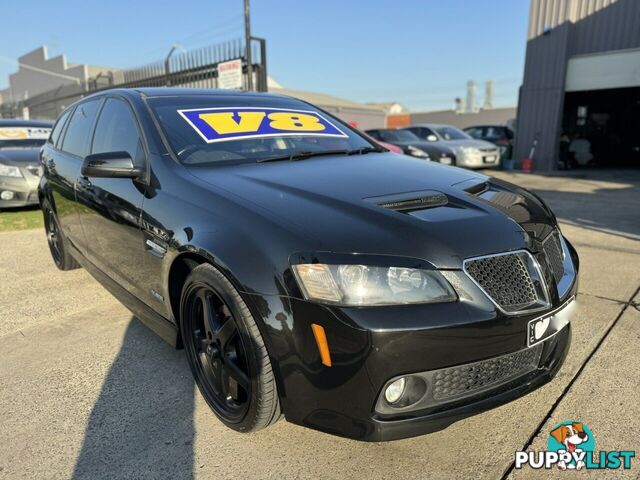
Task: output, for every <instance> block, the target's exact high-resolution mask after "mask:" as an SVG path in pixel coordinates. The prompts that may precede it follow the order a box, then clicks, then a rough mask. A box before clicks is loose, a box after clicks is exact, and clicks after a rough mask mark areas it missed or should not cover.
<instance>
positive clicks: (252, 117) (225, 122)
mask: <svg viewBox="0 0 640 480" xmlns="http://www.w3.org/2000/svg"><path fill="white" fill-rule="evenodd" d="M235 115H238V116H239V117H240V120H239V121H237V122H236V120H235V118H233V117H234V116H235ZM265 115H266V113H265V112H238V113H234V112H219V113H201V114H200V118H201V119H202V120H204V121H205V123H206V124H207V125H209V126H210V127H211V128H213V129H214V130H215V131H216V132H218V133H220V134H227V133H247V132H257V131H258V129H259V128H260V124H261V123H262V119H263V118H264V117H265Z"/></svg>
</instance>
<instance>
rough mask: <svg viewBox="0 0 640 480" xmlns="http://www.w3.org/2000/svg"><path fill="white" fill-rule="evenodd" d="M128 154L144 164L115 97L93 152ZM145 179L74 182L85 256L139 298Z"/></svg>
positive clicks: (129, 120) (132, 126)
mask: <svg viewBox="0 0 640 480" xmlns="http://www.w3.org/2000/svg"><path fill="white" fill-rule="evenodd" d="M115 151H126V152H128V153H129V154H130V155H131V157H132V159H133V160H134V163H136V164H137V165H140V164H142V165H144V164H145V162H146V160H145V152H144V147H143V144H142V140H141V138H140V135H139V134H138V130H137V126H136V121H135V118H134V117H133V112H132V111H131V109H130V107H129V106H128V105H127V103H126V102H125V101H124V100H122V99H119V98H115V97H110V98H107V100H106V101H105V104H104V106H103V108H102V110H101V111H100V114H99V117H98V120H97V122H96V128H95V132H94V135H93V142H92V147H91V153H105V152H115ZM145 188H146V183H145V179H144V178H142V179H130V178H97V177H91V178H87V177H84V176H82V175H80V176H79V177H78V179H77V181H76V190H77V195H78V202H79V204H80V205H81V208H82V211H81V213H80V222H81V224H82V226H83V230H84V232H85V235H86V238H87V257H88V258H89V260H90V261H91V262H92V263H94V265H96V266H97V267H98V268H99V269H100V270H102V271H103V272H104V273H105V274H107V275H108V276H109V277H111V278H112V279H113V280H115V281H116V282H117V283H118V284H120V285H121V286H122V287H124V288H125V289H127V290H128V291H130V292H131V293H133V294H134V295H136V296H137V297H139V298H140V297H141V292H140V274H141V271H142V269H141V268H140V265H141V263H142V254H143V251H144V240H143V236H142V231H141V229H140V217H141V213H142V207H143V202H144V192H145Z"/></svg>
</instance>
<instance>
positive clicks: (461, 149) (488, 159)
mask: <svg viewBox="0 0 640 480" xmlns="http://www.w3.org/2000/svg"><path fill="white" fill-rule="evenodd" d="M403 130H409V131H410V132H412V133H414V134H415V135H417V136H418V137H420V138H421V139H423V140H426V141H428V142H441V143H442V144H444V145H446V146H447V147H449V148H450V149H451V150H452V151H453V153H454V154H455V156H456V161H455V162H456V163H455V165H456V166H458V167H465V168H489V167H497V166H499V165H500V151H499V149H498V147H497V146H495V145H494V144H493V143H490V142H485V141H484V140H476V139H475V138H472V137H471V136H469V135H467V134H466V133H465V132H463V131H462V130H460V129H458V128H456V127H454V126H452V125H436V124H433V123H428V124H421V125H413V126H411V127H405V128H404V129H403Z"/></svg>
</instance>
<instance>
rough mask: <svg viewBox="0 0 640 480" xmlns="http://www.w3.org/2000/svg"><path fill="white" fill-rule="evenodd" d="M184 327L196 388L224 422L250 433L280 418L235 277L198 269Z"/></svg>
mask: <svg viewBox="0 0 640 480" xmlns="http://www.w3.org/2000/svg"><path fill="white" fill-rule="evenodd" d="M180 330H181V334H182V340H183V343H184V348H185V352H186V354H187V359H188V361H189V366H190V367H191V372H192V373H193V376H194V378H195V381H196V384H197V385H198V389H199V390H200V393H201V394H202V396H203V397H204V399H205V400H206V402H207V404H208V405H209V407H210V408H211V409H212V410H213V412H214V413H215V415H216V416H217V417H218V418H219V419H220V421H222V423H224V424H225V425H226V426H227V427H229V428H232V429H233V430H236V431H238V432H243V433H248V432H255V431H257V430H261V429H263V428H265V427H267V426H269V425H271V424H272V423H275V422H276V421H277V420H278V419H279V418H280V402H279V399H278V391H277V387H276V382H275V378H274V375H273V371H272V368H271V362H270V360H269V355H268V354H267V349H266V347H265V344H264V341H263V339H262V336H261V335H260V331H259V329H258V326H257V325H256V322H255V320H254V319H253V316H252V315H251V312H249V309H248V308H247V305H246V304H245V303H244V301H243V300H242V298H241V297H240V294H239V293H238V292H237V291H236V289H235V288H234V287H233V285H231V282H229V280H227V278H226V277H225V276H224V275H222V274H221V273H220V272H219V271H218V270H216V269H215V268H214V267H213V266H212V265H209V264H203V265H200V266H198V267H196V268H194V269H193V271H192V272H191V273H190V274H189V276H188V277H187V279H186V281H185V284H184V286H183V289H182V297H181V302H180Z"/></svg>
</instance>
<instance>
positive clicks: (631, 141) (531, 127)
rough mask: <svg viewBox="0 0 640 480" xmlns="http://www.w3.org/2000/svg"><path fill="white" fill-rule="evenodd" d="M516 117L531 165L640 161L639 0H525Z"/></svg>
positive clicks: (520, 145)
mask: <svg viewBox="0 0 640 480" xmlns="http://www.w3.org/2000/svg"><path fill="white" fill-rule="evenodd" d="M517 117H518V123H517V132H516V150H515V152H516V153H515V157H516V159H517V160H522V159H525V158H529V157H533V161H534V169H536V170H542V171H549V170H555V169H557V168H564V167H565V166H567V165H568V166H570V167H573V168H579V167H584V166H588V167H592V168H593V167H596V168H606V167H617V168H640V135H639V134H638V132H640V1H638V0H531V12H530V17H529V31H528V42H527V53H526V63H525V71H524V79H523V84H522V87H521V89H520V98H519V104H518V116H517ZM534 144H535V149H534V150H533V154H532V146H533V145H534Z"/></svg>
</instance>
